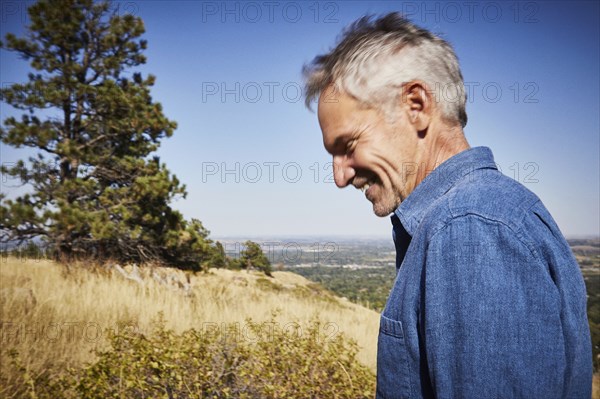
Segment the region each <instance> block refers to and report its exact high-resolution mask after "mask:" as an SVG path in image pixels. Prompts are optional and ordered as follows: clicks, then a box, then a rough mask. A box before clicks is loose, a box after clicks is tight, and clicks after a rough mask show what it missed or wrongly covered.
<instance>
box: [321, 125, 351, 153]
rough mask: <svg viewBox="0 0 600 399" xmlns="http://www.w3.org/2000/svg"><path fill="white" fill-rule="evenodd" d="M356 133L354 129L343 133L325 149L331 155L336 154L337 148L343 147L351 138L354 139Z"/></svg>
mask: <svg viewBox="0 0 600 399" xmlns="http://www.w3.org/2000/svg"><path fill="white" fill-rule="evenodd" d="M354 135H355V132H353V131H349V132H346V133H342V134H341V135H340V136H337V137H336V138H335V140H334V141H333V143H332V144H331V146H329V147H326V148H325V149H326V150H327V152H328V153H330V154H331V155H335V153H337V152H338V151H337V150H338V149H339V148H341V147H342V146H343V145H344V143H345V142H347V141H348V140H349V139H352V138H353V137H354Z"/></svg>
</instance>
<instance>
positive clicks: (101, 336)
mask: <svg viewBox="0 0 600 399" xmlns="http://www.w3.org/2000/svg"><path fill="white" fill-rule="evenodd" d="M153 271H154V272H156V273H158V274H161V275H171V276H173V277H176V278H177V280H178V281H184V282H185V281H186V280H188V279H189V283H190V286H191V290H190V291H189V293H187V294H186V292H185V291H184V290H182V289H178V288H175V287H174V286H166V285H164V284H160V283H158V282H157V281H156V280H155V279H153V278H151V277H150V275H151V273H152V272H153ZM141 274H142V277H143V281H144V284H143V285H140V284H138V283H136V282H133V281H129V280H127V279H125V278H124V277H122V276H121V275H120V274H118V273H115V272H114V271H106V270H103V269H100V268H90V267H88V266H86V265H77V266H75V267H70V268H67V267H65V266H63V265H57V264H55V263H54V262H51V261H46V260H17V259H11V258H9V259H6V258H4V259H1V261H0V311H1V313H0V321H1V323H2V324H1V325H0V334H1V335H0V340H1V342H0V348H1V349H0V373H1V374H2V375H3V376H9V377H10V376H11V375H12V374H13V373H14V372H15V371H14V370H12V369H11V366H10V362H9V361H8V358H7V354H8V351H9V350H11V349H16V350H17V351H18V352H19V354H20V357H21V360H22V362H23V365H24V366H26V367H27V368H28V369H29V370H31V372H33V373H36V372H41V371H43V370H45V369H46V368H48V367H49V365H53V366H54V367H56V366H60V365H67V364H69V365H73V366H77V365H79V364H82V363H83V362H86V361H91V360H93V359H94V355H93V352H92V351H93V350H94V349H98V348H103V347H105V345H106V340H105V338H106V337H107V333H106V329H113V330H114V329H118V328H136V329H138V330H139V331H142V332H144V331H149V330H150V327H151V322H152V320H153V319H155V318H156V316H157V315H158V314H159V312H162V313H163V314H164V318H165V320H166V321H167V326H168V327H170V328H172V329H174V330H175V331H177V332H181V331H183V330H186V329H190V328H195V329H197V330H199V331H207V332H208V331H210V332H214V331H215V329H217V331H220V332H222V333H225V331H223V330H219V329H221V328H222V323H239V326H240V330H241V333H240V332H239V331H238V332H237V334H238V336H239V337H241V339H244V337H245V335H244V331H246V330H245V329H244V326H245V325H246V319H247V318H251V319H252V320H253V322H263V321H267V320H269V319H270V318H271V315H272V312H273V311H274V310H276V309H278V310H279V317H278V318H277V320H278V321H279V323H280V324H281V325H280V326H279V327H281V328H288V327H289V328H292V327H294V326H295V324H294V323H299V324H300V325H303V324H305V323H306V322H308V321H309V320H310V319H311V318H313V317H315V316H318V317H319V318H320V320H322V321H323V322H324V323H330V324H323V328H324V333H326V334H335V333H337V332H342V333H344V334H345V335H347V336H349V337H351V338H353V339H355V340H356V341H357V343H358V344H359V346H360V348H361V349H360V352H359V356H358V357H359V360H360V361H361V362H363V363H364V364H365V365H367V366H369V367H370V368H371V369H372V370H373V371H375V361H376V345H377V342H376V340H377V331H378V324H379V316H378V314H377V313H376V312H374V311H372V310H369V309H366V308H364V307H362V306H359V305H355V304H352V303H350V302H348V301H345V300H342V299H340V298H338V297H335V296H333V295H331V294H329V293H328V292H326V291H324V290H323V289H321V288H320V287H319V286H317V285H315V284H314V283H311V282H310V281H308V280H306V279H305V278H304V277H301V276H299V275H296V274H293V273H289V272H274V273H273V275H274V278H273V279H270V278H267V277H265V276H264V275H263V274H261V273H257V272H236V271H231V270H217V269H212V270H210V272H208V273H200V274H197V275H193V274H189V273H184V272H182V271H179V270H173V269H158V268H157V269H152V270H146V271H145V272H142V273H141ZM228 333H232V332H231V331H229V332H228ZM246 338H248V339H251V338H252V337H246ZM1 390H2V387H0V392H1ZM592 397H593V398H594V399H600V376H598V375H595V376H594V390H593V396H592Z"/></svg>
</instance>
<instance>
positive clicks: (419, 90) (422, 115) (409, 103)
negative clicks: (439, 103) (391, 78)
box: [402, 81, 433, 132]
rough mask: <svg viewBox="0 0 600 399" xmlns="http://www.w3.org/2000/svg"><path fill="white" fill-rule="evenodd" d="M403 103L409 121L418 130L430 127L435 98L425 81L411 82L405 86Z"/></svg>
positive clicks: (421, 130)
mask: <svg viewBox="0 0 600 399" xmlns="http://www.w3.org/2000/svg"><path fill="white" fill-rule="evenodd" d="M402 98H403V99H404V101H403V103H404V104H403V105H404V107H405V109H406V111H407V113H408V119H409V122H410V123H411V124H412V125H413V126H414V127H415V129H416V130H417V131H418V132H424V131H426V130H427V128H428V127H429V124H430V122H431V117H432V112H433V101H432V100H433V98H432V96H431V93H430V92H429V91H428V90H427V86H426V85H425V84H424V83H423V82H419V81H415V82H409V83H408V84H406V85H405V86H404V91H403V97H402Z"/></svg>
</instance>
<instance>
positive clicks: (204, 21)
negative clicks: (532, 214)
mask: <svg viewBox="0 0 600 399" xmlns="http://www.w3.org/2000/svg"><path fill="white" fill-rule="evenodd" d="M29 4H31V2H19V1H16V2H15V1H12V2H11V1H5V0H2V8H1V15H0V18H1V24H0V26H1V28H0V30H1V33H2V36H4V35H5V34H6V33H7V32H14V33H17V34H19V33H22V32H23V25H24V24H26V23H27V22H28V20H27V17H26V12H25V10H26V7H27V5H29ZM114 7H115V9H117V7H118V9H117V10H118V12H120V13H133V14H135V15H138V16H140V17H142V18H143V20H144V22H145V25H146V34H145V38H146V39H147V40H148V44H149V48H148V50H147V52H146V55H147V57H148V62H147V64H146V65H145V66H144V67H143V68H142V69H141V70H142V72H144V73H152V74H154V75H155V76H157V82H156V85H155V87H154V89H153V96H154V99H155V100H156V101H158V102H161V103H162V105H163V107H164V112H165V114H166V115H167V116H168V117H169V118H170V119H172V120H175V121H177V122H178V129H177V131H176V132H175V134H174V136H173V137H172V138H170V139H167V140H165V141H164V142H163V144H162V146H161V148H160V150H159V151H158V155H160V156H161V160H162V161H163V162H165V163H166V164H167V165H168V167H169V169H170V170H171V171H172V172H173V173H175V174H176V175H177V177H178V178H179V179H180V180H181V181H183V182H184V183H185V184H186V186H187V189H188V193H189V194H188V196H187V198H186V199H185V200H183V199H182V200H179V201H177V202H175V203H174V204H173V205H174V207H176V208H177V209H179V210H181V211H182V212H183V213H184V215H185V216H186V217H195V218H198V219H200V220H202V221H203V223H204V224H205V226H206V227H207V228H208V229H209V230H210V231H211V232H212V235H213V236H276V235H285V236H294V235H355V236H383V237H385V236H389V234H390V231H391V224H390V221H389V219H388V218H378V217H377V216H375V215H374V214H373V213H372V206H371V203H370V202H368V201H367V200H366V199H365V198H364V196H363V194H362V193H361V192H360V191H357V190H355V189H353V188H347V189H343V190H340V189H337V188H336V187H335V185H334V184H333V183H332V182H331V180H330V179H329V177H330V173H331V167H330V161H331V160H330V158H329V156H328V154H327V153H326V152H325V150H324V149H323V146H322V141H321V134H320V130H319V125H318V121H317V117H316V114H315V113H312V112H309V111H308V110H306V109H305V108H304V105H303V98H302V93H301V90H302V80H301V73H300V71H301V68H302V65H303V64H304V63H306V62H309V61H310V60H312V58H313V57H314V56H315V55H317V54H321V53H323V52H325V51H327V50H328V49H329V48H330V47H331V46H333V45H334V43H335V39H336V37H337V36H338V35H339V33H340V31H341V30H342V29H343V27H345V26H346V25H348V24H349V23H351V22H352V21H354V20H355V19H357V18H359V17H360V16H362V15H364V14H367V13H374V14H381V13H385V12H388V11H393V10H396V11H401V12H404V13H405V14H407V16H408V17H409V18H410V19H411V20H412V21H413V22H415V23H417V24H419V25H421V26H423V27H426V28H428V29H430V30H432V31H434V32H435V33H438V34H441V35H442V36H443V37H444V38H445V39H447V40H448V41H450V42H451V43H452V44H453V46H454V47H455V50H456V52H457V54H458V56H459V59H460V63H461V68H462V72H463V76H464V78H465V82H467V88H468V90H469V94H470V98H469V100H468V103H467V113H468V116H469V122H468V125H467V127H466V129H465V133H466V136H467V139H468V141H469V143H470V144H471V146H479V145H485V146H489V147H491V149H492V151H493V152H494V154H495V157H496V162H497V164H498V166H499V167H500V169H501V170H502V171H503V172H504V173H505V174H507V175H509V176H511V177H513V178H516V179H517V180H519V181H521V182H522V183H523V184H525V186H526V187H528V188H529V189H530V190H532V191H533V192H535V193H536V194H537V195H538V196H539V197H540V198H541V199H542V201H543V202H544V203H545V205H546V206H547V207H548V209H549V210H550V212H551V213H552V215H553V216H554V218H555V219H556V221H557V223H558V225H559V226H560V228H561V230H562V231H563V233H564V234H565V235H567V236H587V235H599V234H600V210H599V208H600V205H599V203H600V186H599V184H600V183H599V182H600V119H599V118H600V117H599V109H600V99H599V96H600V95H599V92H600V80H599V73H598V71H599V70H600V65H599V64H600V56H599V49H600V43H599V37H600V29H599V15H600V10H599V5H598V2H595V1H589V2H577V1H570V2H557V1H549V2H520V3H518V2H422V1H417V2H400V1H384V2H362V1H338V2H331V1H325V2H312V1H309V2H294V1H274V2H268V1H264V2H263V1H257V2H221V1H217V2H212V1H209V2H201V1H168V2H167V1H135V2H132V1H123V2H115V3H114ZM0 57H1V58H0V80H2V84H9V83H10V82H19V81H23V80H25V78H26V74H27V72H28V70H29V67H28V65H27V64H26V63H25V62H24V61H21V60H18V59H16V57H15V56H14V55H13V54H11V53H8V52H5V51H2V52H0ZM1 107H2V108H1V109H0V113H1V117H2V120H4V119H5V118H6V117H7V116H9V115H12V114H13V113H14V111H13V110H11V109H9V107H7V106H6V104H2V105H1ZM23 154H24V152H23V151H17V150H15V149H13V148H10V147H6V146H2V147H1V148H0V155H1V157H2V162H13V161H14V160H15V159H19V158H21V157H23ZM2 191H3V192H8V193H11V192H12V193H14V192H15V189H14V188H12V187H10V184H6V181H4V180H3V187H2Z"/></svg>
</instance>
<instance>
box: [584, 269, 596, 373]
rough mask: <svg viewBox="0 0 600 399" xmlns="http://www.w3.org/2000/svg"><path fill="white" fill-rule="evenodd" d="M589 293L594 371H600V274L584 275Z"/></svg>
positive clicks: (588, 305)
mask: <svg viewBox="0 0 600 399" xmlns="http://www.w3.org/2000/svg"><path fill="white" fill-rule="evenodd" d="M584 277H585V284H586V287H587V293H588V302H587V311H588V320H589V323H590V333H591V335H592V356H593V361H594V371H596V372H598V371H600V274H598V273H597V272H596V273H584Z"/></svg>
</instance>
